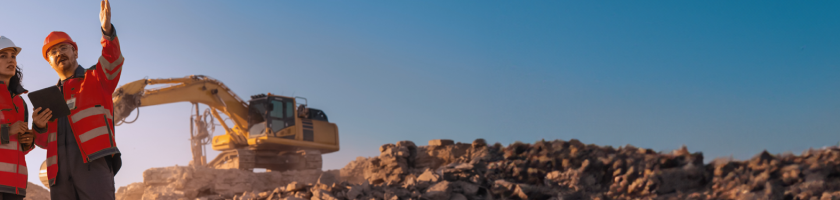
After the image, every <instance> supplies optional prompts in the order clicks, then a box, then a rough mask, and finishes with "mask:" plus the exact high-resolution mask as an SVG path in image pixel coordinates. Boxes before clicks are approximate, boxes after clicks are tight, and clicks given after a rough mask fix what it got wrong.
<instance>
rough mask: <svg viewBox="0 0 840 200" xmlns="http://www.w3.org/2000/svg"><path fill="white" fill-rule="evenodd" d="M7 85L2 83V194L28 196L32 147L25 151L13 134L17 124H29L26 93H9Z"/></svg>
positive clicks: (0, 142) (0, 186)
mask: <svg viewBox="0 0 840 200" xmlns="http://www.w3.org/2000/svg"><path fill="white" fill-rule="evenodd" d="M6 88H8V87H7V85H6V84H5V83H3V82H2V81H0V192H2V193H9V194H18V195H24V196H25V195H26V179H27V178H28V176H27V169H26V159H25V157H24V156H25V155H26V154H27V153H29V151H32V146H31V145H30V146H29V147H27V149H24V148H23V147H22V146H21V144H20V143H19V142H18V139H17V135H13V134H11V132H12V131H11V130H10V128H11V126H12V124H14V123H15V122H19V121H23V122H27V121H29V120H27V118H29V117H28V116H27V112H28V111H27V109H26V103H25V102H23V99H21V98H20V94H21V93H25V92H26V91H25V90H23V88H19V89H18V90H19V91H18V92H14V96H12V94H13V93H12V92H9V90H8V89H6Z"/></svg>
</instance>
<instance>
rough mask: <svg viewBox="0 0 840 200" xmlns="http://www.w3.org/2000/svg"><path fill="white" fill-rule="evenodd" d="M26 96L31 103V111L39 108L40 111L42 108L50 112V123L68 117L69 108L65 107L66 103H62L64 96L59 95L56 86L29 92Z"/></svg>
mask: <svg viewBox="0 0 840 200" xmlns="http://www.w3.org/2000/svg"><path fill="white" fill-rule="evenodd" d="M27 96H29V102H32V110H35V109H36V108H38V107H41V109H42V110H43V109H44V108H49V109H50V110H52V118H50V121H52V120H54V119H56V118H59V117H64V116H67V115H70V108H69V107H67V102H66V101H64V94H63V93H61V90H59V89H58V86H51V87H47V88H44V89H40V90H38V91H34V92H30V93H29V94H28V95H27ZM42 112H43V111H42ZM34 114H35V113H33V115H34Z"/></svg>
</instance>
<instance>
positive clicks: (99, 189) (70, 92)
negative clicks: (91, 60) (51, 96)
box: [33, 0, 123, 200]
mask: <svg viewBox="0 0 840 200" xmlns="http://www.w3.org/2000/svg"><path fill="white" fill-rule="evenodd" d="M100 8H101V10H100V13H99V16H100V22H101V23H102V39H101V40H100V43H101V44H102V56H101V57H99V62H98V63H96V65H94V66H92V67H90V68H88V69H85V68H82V66H80V65H79V64H78V63H77V62H76V59H77V58H78V47H77V46H76V43H75V42H73V40H72V39H71V38H70V36H68V35H67V34H66V33H64V32H59V31H54V32H52V33H50V34H49V35H48V36H47V38H46V39H45V40H44V47H43V49H42V53H43V56H44V59H46V60H47V61H48V62H49V63H50V65H51V66H52V68H53V69H54V70H55V72H56V73H57V74H58V76H59V78H60V80H59V82H58V84H57V85H58V88H59V89H60V90H61V91H62V93H64V99H65V101H66V102H67V106H68V107H69V108H70V115H69V116H66V117H59V118H57V119H56V120H53V121H49V122H48V123H46V127H41V126H40V125H38V124H39V123H33V124H35V125H34V126H33V129H34V130H35V132H37V134H36V136H35V144H36V145H37V146H39V147H41V148H46V149H47V176H48V177H49V184H50V196H51V197H52V199H96V200H100V199H101V200H108V199H114V192H115V191H114V175H115V174H116V173H117V172H118V170H119V168H120V166H121V163H122V161H121V159H120V151H119V150H118V149H117V144H116V140H115V139H114V121H113V120H114V119H113V102H112V100H111V94H112V93H113V92H114V89H115V88H116V87H117V83H118V82H119V80H120V73H121V71H122V65H123V57H122V53H121V52H120V43H119V39H118V38H117V33H116V30H115V28H114V26H113V25H112V24H111V8H110V3H109V2H108V0H104V1H102V2H101V3H100ZM44 112H50V111H49V110H45V111H44ZM33 113H36V114H33V115H40V114H43V113H41V108H35V110H33ZM48 119H49V118H48Z"/></svg>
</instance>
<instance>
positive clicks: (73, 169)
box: [50, 117, 115, 200]
mask: <svg viewBox="0 0 840 200" xmlns="http://www.w3.org/2000/svg"><path fill="white" fill-rule="evenodd" d="M57 125H58V129H59V130H58V138H57V139H58V141H56V142H58V174H57V177H56V178H55V185H52V186H50V198H51V199H52V200H64V199H71V200H114V199H115V197H114V193H115V189H114V172H113V171H111V167H110V166H108V162H107V161H105V158H98V159H95V160H91V161H89V162H88V163H84V160H83V158H82V153H81V151H80V150H79V145H78V144H76V139H75V137H74V136H73V131H72V130H70V126H69V122H68V121H67V118H66V117H61V118H58V123H57ZM62 125H63V126H62ZM62 129H65V130H62Z"/></svg>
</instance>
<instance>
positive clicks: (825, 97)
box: [0, 0, 840, 187]
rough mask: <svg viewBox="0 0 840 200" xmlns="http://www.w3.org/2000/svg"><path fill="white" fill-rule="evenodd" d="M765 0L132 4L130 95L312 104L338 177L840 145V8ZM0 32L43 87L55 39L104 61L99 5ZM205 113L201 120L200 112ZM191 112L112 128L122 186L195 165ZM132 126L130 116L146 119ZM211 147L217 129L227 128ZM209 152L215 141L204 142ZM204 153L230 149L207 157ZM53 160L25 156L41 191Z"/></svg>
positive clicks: (33, 6)
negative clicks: (462, 161) (420, 162)
mask: <svg viewBox="0 0 840 200" xmlns="http://www.w3.org/2000/svg"><path fill="white" fill-rule="evenodd" d="M808 3H812V4H793V3H792V2H781V1H777V2H767V1H738V2H732V1H703V2H685V1H680V2H640V1H633V2H629V1H628V2H592V1H247V2H244V1H155V0H151V1H120V0H114V1H113V2H112V8H113V23H114V25H115V27H116V28H117V30H118V34H119V36H120V40H121V42H122V50H123V54H124V56H125V58H126V61H125V66H124V70H123V75H122V80H121V83H127V82H130V81H133V80H138V79H142V78H144V77H149V78H169V77H183V76H187V75H191V74H203V75H207V76H210V77H213V78H216V79H218V80H221V81H222V82H224V83H225V84H226V85H228V86H229V87H230V88H231V89H232V90H233V91H234V92H235V93H237V94H238V95H239V96H241V97H244V98H248V97H249V96H250V95H253V94H259V93H267V92H271V93H277V94H284V95H292V94H294V95H296V96H304V97H306V98H308V99H309V104H310V105H311V106H312V107H315V108H320V109H323V110H325V112H326V113H327V115H328V116H329V118H330V121H333V122H335V123H337V124H338V126H339V130H340V139H341V151H339V152H336V153H332V154H327V155H325V156H324V159H325V163H324V169H337V168H341V167H343V166H344V165H345V164H346V163H347V162H349V161H351V160H353V159H355V157H357V156H373V155H377V154H378V151H377V150H378V148H377V147H378V146H379V145H382V144H385V143H394V142H397V141H400V140H413V141H415V142H416V143H419V144H425V143H426V141H428V140H431V139H438V138H448V139H453V140H456V141H461V142H471V141H472V140H474V139H475V138H485V139H487V140H488V141H489V142H500V143H502V144H509V143H512V142H514V141H517V140H519V141H523V142H534V141H538V140H540V139H543V138H544V139H546V140H553V139H563V140H569V139H572V138H577V139H580V140H581V141H583V142H584V143H587V144H589V143H593V144H598V145H612V146H623V145H626V144H632V145H635V146H639V147H645V148H652V149H654V150H659V151H670V150H672V149H676V148H679V147H680V146H681V145H683V144H685V145H687V146H688V148H689V150H690V151H702V152H703V153H704V155H705V156H706V157H707V160H710V159H712V158H714V157H720V156H730V155H732V156H734V157H736V158H740V159H746V158H749V157H751V156H753V155H755V154H757V153H759V152H761V151H762V150H764V149H767V150H768V151H770V152H771V153H782V152H785V151H793V152H794V153H799V152H801V151H803V150H806V149H808V148H810V147H814V148H819V147H822V146H826V145H835V144H837V142H838V141H840V138H838V137H840V135H838V133H840V123H838V121H840V103H838V102H840V90H838V89H837V88H840V13H838V12H836V11H837V10H840V3H838V2H833V1H822V2H808ZM3 7H4V8H14V9H4V11H3V12H0V18H2V20H0V35H5V36H7V37H9V38H11V39H12V40H14V41H15V43H16V44H18V45H19V46H21V47H23V52H22V53H21V55H20V56H19V57H18V63H20V64H21V66H22V67H23V70H24V73H25V77H24V85H25V87H27V88H28V89H30V90H37V89H39V88H43V87H47V86H50V85H51V84H54V83H55V82H56V80H57V79H58V76H57V75H56V74H55V72H54V71H52V70H51V69H50V68H49V66H48V64H47V62H46V61H45V60H44V59H43V58H42V57H41V54H40V48H41V45H42V44H43V39H44V37H46V35H47V34H48V33H49V32H50V31H53V30H61V31H65V32H68V33H69V34H70V35H71V36H72V37H73V39H74V40H76V41H77V43H78V44H79V48H80V58H79V62H80V63H81V64H82V65H84V66H90V65H92V64H94V63H95V62H96V59H97V58H98V57H99V51H100V47H99V43H98V40H99V32H98V31H99V30H98V26H99V21H98V12H99V10H98V9H99V2H98V1H96V0H85V1H72V2H71V1H37V2H29V1H12V2H5V3H4V5H3ZM202 109H203V108H202ZM189 114H190V104H189V103H176V104H168V105H161V106H154V107H146V108H141V111H140V118H139V120H138V121H137V122H136V123H134V124H128V125H122V126H119V127H117V142H118V145H119V146H120V149H121V151H122V152H123V160H124V166H123V169H122V171H121V172H120V173H119V174H118V175H117V176H116V183H117V186H118V187H119V186H124V185H127V184H129V183H132V182H139V181H142V172H143V170H145V169H148V168H151V167H164V166H173V165H176V164H177V165H182V166H183V165H186V164H187V163H188V161H189V160H190V159H191V157H190V156H191V154H190V150H189V142H188V139H189V124H188V122H189V121H188V120H189ZM132 117H133V116H132ZM216 134H223V133H222V132H221V131H217V132H216ZM208 149H209V147H208ZM209 153H210V158H212V157H213V156H215V155H216V154H217V152H213V151H212V150H210V152H209ZM45 154H46V151H45V150H40V149H39V150H35V151H33V152H32V153H31V154H30V155H29V156H28V157H27V162H28V164H29V165H30V167H31V168H32V170H30V171H31V172H30V174H31V175H30V181H32V182H38V179H37V167H35V166H39V164H40V163H41V162H42V161H43V159H44V157H45Z"/></svg>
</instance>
